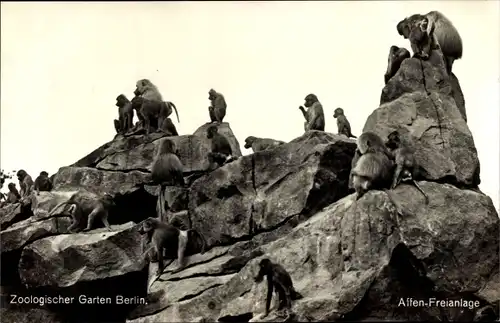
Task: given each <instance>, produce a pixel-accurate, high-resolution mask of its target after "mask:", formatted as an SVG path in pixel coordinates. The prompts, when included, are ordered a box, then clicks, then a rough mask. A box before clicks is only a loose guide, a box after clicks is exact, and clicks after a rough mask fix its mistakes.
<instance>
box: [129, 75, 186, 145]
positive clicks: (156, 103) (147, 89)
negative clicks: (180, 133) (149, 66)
mask: <svg viewBox="0 0 500 323" xmlns="http://www.w3.org/2000/svg"><path fill="white" fill-rule="evenodd" d="M134 94H135V95H136V97H135V98H134V99H132V106H133V108H134V109H136V110H138V111H137V116H138V118H139V121H141V123H142V126H143V127H145V128H146V134H147V135H149V133H150V132H151V131H152V129H153V128H154V127H153V123H154V121H156V125H155V126H156V131H157V132H160V131H163V132H167V131H168V128H169V127H170V128H171V126H173V124H171V125H169V124H168V123H169V122H168V121H167V120H166V119H167V118H168V116H169V115H170V114H171V113H172V110H175V114H176V115H177V121H179V114H178V112H177V107H176V106H175V105H174V104H173V103H172V102H170V101H166V102H164V101H163V97H162V95H161V94H160V92H159V91H158V89H157V87H156V86H155V85H154V84H153V83H151V81H149V80H147V79H142V80H139V81H137V83H136V89H135V91H134ZM138 106H140V108H138ZM170 123H171V120H170ZM174 128H175V127H174ZM170 130H171V129H170ZM175 132H177V131H175Z"/></svg>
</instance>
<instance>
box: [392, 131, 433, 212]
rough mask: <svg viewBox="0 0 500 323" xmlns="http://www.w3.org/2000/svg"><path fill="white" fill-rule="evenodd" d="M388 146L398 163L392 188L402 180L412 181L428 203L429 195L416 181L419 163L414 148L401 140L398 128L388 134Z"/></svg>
mask: <svg viewBox="0 0 500 323" xmlns="http://www.w3.org/2000/svg"><path fill="white" fill-rule="evenodd" d="M386 146H387V147H388V148H389V149H390V150H391V153H392V155H393V156H394V161H395V163H396V170H395V171H394V175H393V179H392V185H391V189H394V188H396V186H398V185H399V183H400V182H401V181H403V182H411V183H412V184H413V185H415V187H416V188H417V189H418V190H419V191H420V192H421V193H422V195H423V196H424V198H425V204H428V203H429V197H428V196H427V194H425V192H424V191H423V190H422V188H421V187H420V185H418V184H417V182H416V181H415V178H416V177H417V171H418V167H417V166H418V165H417V163H416V161H415V155H414V152H413V150H412V149H410V148H409V147H408V146H407V145H404V144H403V143H402V142H401V139H400V137H399V133H398V131H397V130H396V131H393V132H391V133H390V134H389V136H387V143H386Z"/></svg>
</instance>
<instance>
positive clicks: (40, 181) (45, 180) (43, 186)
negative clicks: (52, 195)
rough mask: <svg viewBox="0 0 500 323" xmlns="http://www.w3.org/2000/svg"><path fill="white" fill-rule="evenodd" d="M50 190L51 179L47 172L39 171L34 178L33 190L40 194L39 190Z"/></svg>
mask: <svg viewBox="0 0 500 323" xmlns="http://www.w3.org/2000/svg"><path fill="white" fill-rule="evenodd" d="M51 190H52V181H51V180H50V178H49V173H47V172H46V171H41V172H40V175H38V177H37V178H36V179H35V191H36V194H37V195H40V191H45V192H50V191H51Z"/></svg>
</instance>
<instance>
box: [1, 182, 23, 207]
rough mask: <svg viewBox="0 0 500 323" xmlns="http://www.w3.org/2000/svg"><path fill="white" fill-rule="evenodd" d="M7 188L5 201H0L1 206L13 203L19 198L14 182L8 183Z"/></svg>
mask: <svg viewBox="0 0 500 323" xmlns="http://www.w3.org/2000/svg"><path fill="white" fill-rule="evenodd" d="M7 188H8V189H9V192H7V196H6V197H5V201H3V202H1V206H5V205H7V204H14V203H17V202H19V201H20V200H21V195H20V194H19V191H18V190H17V188H16V184H14V183H9V185H7Z"/></svg>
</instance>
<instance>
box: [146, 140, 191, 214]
mask: <svg viewBox="0 0 500 323" xmlns="http://www.w3.org/2000/svg"><path fill="white" fill-rule="evenodd" d="M183 168H184V166H183V165H182V162H181V161H180V159H179V157H178V156H177V155H176V153H175V145H174V142H173V141H171V140H168V139H164V140H163V141H162V142H161V143H160V145H159V147H158V152H157V154H156V156H155V159H154V161H153V166H152V168H151V178H152V180H153V183H154V184H156V185H158V186H159V194H158V203H157V212H158V217H159V218H160V219H164V218H165V213H164V212H165V188H166V186H181V187H183V186H184V184H185V183H184V176H183Z"/></svg>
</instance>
